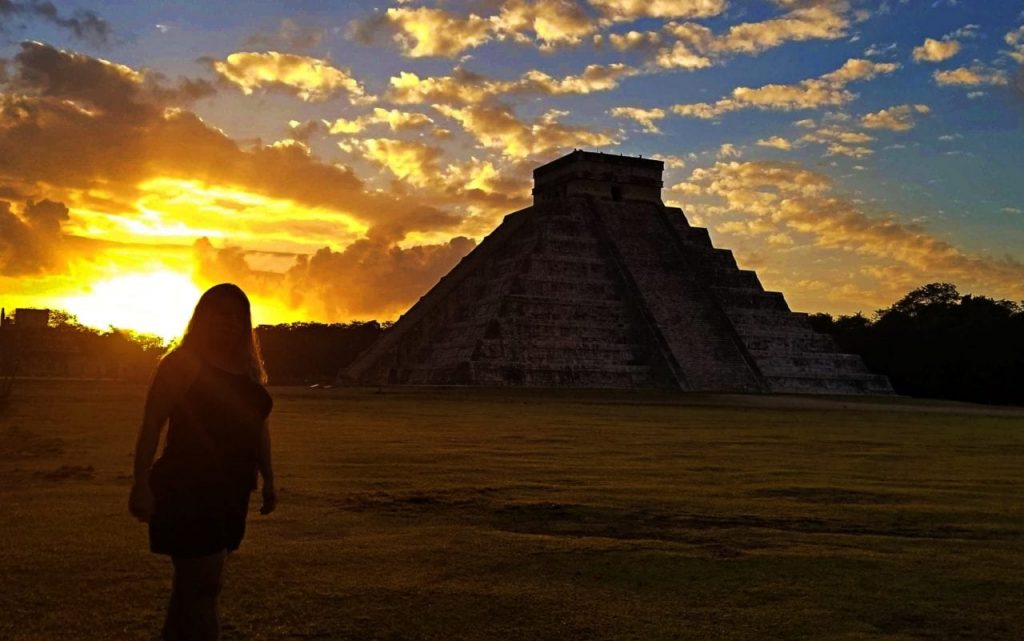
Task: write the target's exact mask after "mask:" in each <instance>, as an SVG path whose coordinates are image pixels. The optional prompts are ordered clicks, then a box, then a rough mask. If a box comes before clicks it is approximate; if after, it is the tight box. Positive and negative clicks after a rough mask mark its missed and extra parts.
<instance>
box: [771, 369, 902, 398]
mask: <svg viewBox="0 0 1024 641" xmlns="http://www.w3.org/2000/svg"><path fill="white" fill-rule="evenodd" d="M767 383H768V389H769V391H771V392H773V393H775V394H879V395H888V394H892V393H893V391H892V385H890V384H889V379H888V378H886V377H885V376H882V375H880V374H861V375H853V374H851V375H844V376H830V377H826V378H822V377H815V376H810V377H809V376H776V377H770V378H768V379H767Z"/></svg>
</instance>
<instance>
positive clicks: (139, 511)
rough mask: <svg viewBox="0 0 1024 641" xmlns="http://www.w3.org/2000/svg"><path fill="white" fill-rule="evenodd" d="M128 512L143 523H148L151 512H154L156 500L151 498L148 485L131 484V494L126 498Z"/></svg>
mask: <svg viewBox="0 0 1024 641" xmlns="http://www.w3.org/2000/svg"><path fill="white" fill-rule="evenodd" d="M128 511H129V512H131V513H132V516H134V517H135V518H137V519H138V520H140V521H142V522H143V523H149V519H150V518H152V516H153V512H154V511H156V500H155V499H154V498H153V491H152V490H151V489H150V488H149V483H133V484H132V492H131V494H130V495H129V497H128Z"/></svg>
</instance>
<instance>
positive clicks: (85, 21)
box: [0, 0, 110, 46]
mask: <svg viewBox="0 0 1024 641" xmlns="http://www.w3.org/2000/svg"><path fill="white" fill-rule="evenodd" d="M19 18H20V19H26V20H41V21H43V22H46V23H49V24H51V25H54V26H56V27H59V28H61V29H66V30H67V31H69V32H70V33H71V35H73V36H74V37H75V38H77V39H79V40H81V41H84V42H87V43H89V44H92V45H97V46H104V45H107V44H108V43H109V41H110V25H109V24H107V21H106V20H104V19H103V18H101V17H100V16H99V15H97V14H96V13H95V12H92V11H87V10H84V9H76V10H74V11H73V12H72V13H71V15H70V16H68V15H62V14H61V12H60V10H59V9H57V7H56V6H54V4H53V3H52V2H47V1H43V2H40V1H38V0H27V1H23V2H19V1H18V0H0V33H4V32H5V31H6V30H8V29H10V28H11V27H17V26H19V25H17V24H16V23H14V22H13V21H14V20H17V19H19Z"/></svg>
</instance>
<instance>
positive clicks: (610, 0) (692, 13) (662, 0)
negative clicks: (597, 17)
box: [590, 0, 726, 22]
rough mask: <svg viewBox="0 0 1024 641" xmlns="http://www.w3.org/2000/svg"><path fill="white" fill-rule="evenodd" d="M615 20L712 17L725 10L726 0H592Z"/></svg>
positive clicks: (606, 15)
mask: <svg viewBox="0 0 1024 641" xmlns="http://www.w3.org/2000/svg"><path fill="white" fill-rule="evenodd" d="M590 4H591V5H593V6H594V7H596V8H597V9H598V11H600V12H601V14H602V15H603V16H604V17H605V18H607V19H609V20H613V21H616V22H618V21H631V20H639V19H641V18H710V17H713V16H717V15H719V14H721V13H722V12H723V11H725V8H726V2H725V0H590Z"/></svg>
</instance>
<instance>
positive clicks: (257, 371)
mask: <svg viewBox="0 0 1024 641" xmlns="http://www.w3.org/2000/svg"><path fill="white" fill-rule="evenodd" d="M225 299H227V300H233V301H236V302H238V303H240V304H241V305H242V308H243V309H244V310H245V324H246V327H247V328H248V331H247V332H246V336H247V340H245V342H244V343H245V344H244V345H243V346H242V349H241V351H242V352H244V354H239V356H240V357H242V360H244V361H245V373H246V374H248V375H249V378H251V379H252V380H254V381H257V382H259V383H264V384H265V383H266V382H267V372H266V370H265V369H264V368H263V355H262V354H261V353H260V343H259V339H258V338H256V332H254V331H253V328H252V311H251V309H250V306H249V297H248V296H246V295H245V292H243V291H242V289H241V288H240V287H239V286H238V285H235V284H232V283H221V284H220V285H214V286H213V287H211V288H210V289H208V290H206V291H205V292H204V293H203V295H202V296H200V297H199V302H198V303H196V308H195V310H193V312H192V318H191V319H190V320H189V321H188V327H187V328H186V329H185V335H184V336H182V337H181V343H179V345H178V347H177V348H175V349H176V350H178V349H182V350H186V351H188V352H192V353H193V354H195V355H196V356H204V350H205V349H207V347H206V346H207V345H209V341H208V340H207V337H208V335H209V333H210V324H211V316H212V314H213V312H214V307H215V305H216V304H217V302H218V301H220V300H225Z"/></svg>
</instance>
